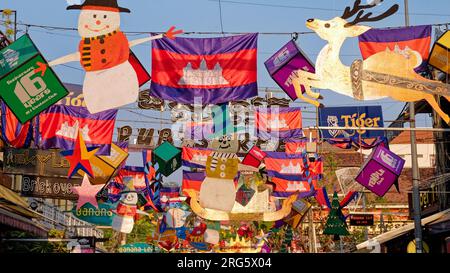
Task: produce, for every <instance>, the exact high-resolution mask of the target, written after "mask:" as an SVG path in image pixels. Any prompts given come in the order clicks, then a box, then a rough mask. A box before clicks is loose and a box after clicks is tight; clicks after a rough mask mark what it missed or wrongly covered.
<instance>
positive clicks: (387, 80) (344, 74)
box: [293, 0, 450, 123]
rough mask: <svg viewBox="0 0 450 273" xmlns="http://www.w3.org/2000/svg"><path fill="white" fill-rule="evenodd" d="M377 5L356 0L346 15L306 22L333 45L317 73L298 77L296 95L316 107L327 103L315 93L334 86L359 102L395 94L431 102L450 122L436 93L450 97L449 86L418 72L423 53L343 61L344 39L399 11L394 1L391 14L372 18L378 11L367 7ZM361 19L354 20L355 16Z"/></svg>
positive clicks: (319, 59)
mask: <svg viewBox="0 0 450 273" xmlns="http://www.w3.org/2000/svg"><path fill="white" fill-rule="evenodd" d="M381 2H382V1H381ZM375 6H376V4H370V5H361V0H356V1H355V3H354V6H353V8H350V7H347V8H346V9H345V12H344V14H343V15H342V17H336V18H334V19H332V20H329V21H322V20H317V19H309V20H308V21H307V23H306V26H307V27H308V28H309V29H311V30H313V31H315V32H316V33H317V35H319V36H320V37H321V38H322V39H324V40H326V41H327V42H328V44H327V45H326V46H325V47H324V48H323V49H322V51H321V52H320V53H319V56H318V57H317V61H316V73H315V74H313V73H309V72H306V71H303V70H298V71H296V72H297V77H296V78H295V79H294V80H293V84H294V87H295V90H296V93H297V95H298V97H299V98H301V99H302V100H304V101H306V102H308V103H311V104H313V105H314V106H316V107H321V106H323V105H322V104H320V103H319V102H318V101H316V100H314V99H321V98H322V96H321V95H320V94H319V93H315V92H312V91H311V87H313V88H317V89H329V90H332V91H335V92H337V93H339V94H342V95H345V96H349V97H352V98H355V99H357V100H378V99H382V98H386V97H390V98H392V99H394V100H398V101H402V102H415V101H420V100H426V101H427V102H428V103H429V104H430V105H431V106H432V107H433V109H434V110H435V111H436V112H437V113H438V114H439V116H441V117H442V119H443V120H444V121H445V122H446V123H450V118H449V116H448V115H447V114H446V113H444V111H442V109H441V108H440V107H439V105H438V103H437V102H436V99H435V97H434V96H435V95H443V96H444V97H445V98H446V99H447V100H449V101H450V92H449V90H448V87H447V85H445V84H442V83H440V82H438V81H432V80H428V79H426V78H424V77H421V76H420V75H418V74H417V73H416V72H415V71H414V68H416V67H417V66H419V65H420V64H421V63H422V58H421V57H420V54H417V53H416V52H415V51H412V50H411V49H408V48H407V49H405V50H404V51H403V52H395V51H391V50H389V49H387V50H386V51H384V52H380V53H377V54H374V55H372V56H371V57H369V58H368V59H366V60H365V61H361V60H357V61H355V62H354V63H353V64H352V66H351V67H348V66H345V65H344V64H342V62H341V60H340V57H339V54H340V50H341V47H342V45H343V43H344V41H345V40H346V39H347V38H350V37H357V36H359V35H361V34H363V33H365V32H366V31H368V30H369V29H370V27H367V26H360V25H357V24H358V23H360V22H373V21H379V20H381V19H383V18H386V17H388V16H390V15H392V14H394V13H395V12H397V10H398V8H399V6H398V5H393V6H392V7H390V8H389V9H388V10H387V11H386V12H385V13H383V14H381V15H378V16H375V17H372V15H373V14H372V12H368V13H366V14H364V13H365V10H367V9H370V8H373V7H375ZM355 15H356V18H355V19H354V20H353V21H351V22H349V21H347V20H349V19H350V18H351V17H353V16H355ZM301 85H303V86H304V87H305V89H306V90H305V91H306V94H307V95H308V96H310V97H312V98H313V99H311V98H307V97H306V96H305V95H304V94H303V93H302V88H301Z"/></svg>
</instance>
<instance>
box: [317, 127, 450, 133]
mask: <svg viewBox="0 0 450 273" xmlns="http://www.w3.org/2000/svg"><path fill="white" fill-rule="evenodd" d="M309 130H348V131H354V130H365V131H402V132H411V131H414V132H418V131H419V132H420V131H426V132H450V129H443V128H394V127H344V126H336V127H333V126H317V127H314V126H310V127H309Z"/></svg>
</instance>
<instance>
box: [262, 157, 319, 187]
mask: <svg viewBox="0 0 450 273" xmlns="http://www.w3.org/2000/svg"><path fill="white" fill-rule="evenodd" d="M266 154H267V157H266V158H265V159H264V164H265V165H266V170H267V175H268V176H270V177H277V178H281V179H285V180H291V181H299V180H302V181H308V180H309V179H310V178H315V179H318V178H320V176H321V175H322V174H323V162H322V160H320V159H319V160H316V161H314V162H309V160H308V159H307V155H306V153H303V154H287V153H283V152H266ZM305 161H306V162H305ZM306 167H307V168H306ZM307 171H309V172H310V173H309V175H307Z"/></svg>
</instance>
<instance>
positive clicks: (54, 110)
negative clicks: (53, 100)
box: [37, 105, 117, 155]
mask: <svg viewBox="0 0 450 273" xmlns="http://www.w3.org/2000/svg"><path fill="white" fill-rule="evenodd" d="M116 116H117V110H107V111H104V112H101V113H98V114H91V113H89V111H88V110H87V109H86V108H85V107H82V106H80V107H74V106H65V105H54V106H52V107H50V108H48V109H47V110H45V111H44V112H43V113H41V114H40V115H39V116H38V124H39V128H38V135H37V142H38V146H39V147H41V148H42V149H51V148H60V149H63V150H71V149H73V148H74V145H75V142H76V139H77V136H78V132H80V131H81V133H82V134H83V139H84V141H85V142H86V146H87V147H88V148H100V149H99V151H98V152H97V155H109V154H110V153H111V142H112V137H113V134H114V124H115V122H116Z"/></svg>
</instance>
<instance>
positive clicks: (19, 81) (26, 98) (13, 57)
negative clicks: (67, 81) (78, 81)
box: [0, 34, 69, 124]
mask: <svg viewBox="0 0 450 273" xmlns="http://www.w3.org/2000/svg"><path fill="white" fill-rule="evenodd" d="M0 63H1V65H0V97H1V98H2V100H3V101H4V102H5V103H6V104H7V105H8V107H9V108H10V109H11V111H12V112H13V113H14V115H15V116H16V118H17V119H18V120H19V121H20V123H22V124H24V123H26V122H27V121H29V120H31V119H32V118H34V117H35V116H37V115H38V114H39V113H40V112H42V111H44V110H45V109H47V108H48V107H50V106H52V105H53V104H55V103H57V102H58V101H59V100H61V99H62V98H64V97H65V96H67V94H69V92H68V91H67V89H66V88H65V87H64V85H63V84H62V83H61V81H60V80H59V78H58V77H57V76H56V74H55V72H54V71H53V70H52V69H48V70H45V69H41V66H46V64H47V61H46V60H45V59H44V57H43V56H42V55H41V53H40V52H39V50H38V49H37V47H36V46H35V45H34V43H33V41H32V40H31V38H30V36H29V35H28V34H25V35H23V36H22V37H20V38H19V39H17V41H15V42H14V43H12V44H11V45H9V46H7V47H6V48H3V49H2V50H0Z"/></svg>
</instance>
